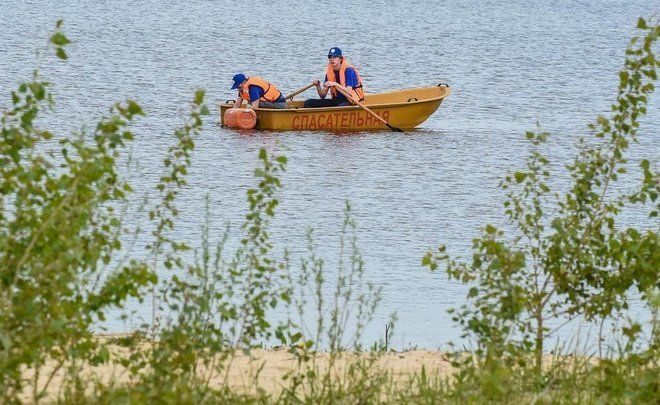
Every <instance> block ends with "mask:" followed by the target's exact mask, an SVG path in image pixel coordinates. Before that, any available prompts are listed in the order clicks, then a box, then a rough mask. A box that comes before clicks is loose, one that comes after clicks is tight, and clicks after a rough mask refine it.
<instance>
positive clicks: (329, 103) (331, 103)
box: [303, 98, 351, 108]
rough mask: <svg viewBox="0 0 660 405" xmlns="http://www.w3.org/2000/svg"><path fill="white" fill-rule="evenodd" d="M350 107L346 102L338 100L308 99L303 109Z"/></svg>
mask: <svg viewBox="0 0 660 405" xmlns="http://www.w3.org/2000/svg"><path fill="white" fill-rule="evenodd" d="M347 105H351V103H350V102H348V101H347V100H341V99H338V98H328V99H325V98H310V99H308V100H305V105H304V106H303V107H304V108H321V107H344V106H347Z"/></svg>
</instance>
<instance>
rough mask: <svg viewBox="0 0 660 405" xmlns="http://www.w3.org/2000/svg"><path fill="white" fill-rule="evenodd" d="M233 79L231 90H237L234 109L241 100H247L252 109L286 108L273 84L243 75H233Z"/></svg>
mask: <svg viewBox="0 0 660 405" xmlns="http://www.w3.org/2000/svg"><path fill="white" fill-rule="evenodd" d="M233 79H234V85H233V86H232V87H231V89H232V90H234V89H238V97H236V102H235V103H234V108H240V106H241V104H243V100H247V101H248V103H249V104H251V105H252V108H258V107H261V108H280V109H281V108H286V100H284V96H283V95H282V93H281V92H280V91H279V90H277V87H275V85H274V84H270V83H268V82H267V81H265V80H264V79H262V78H260V77H257V76H251V77H245V75H244V74H243V73H239V74H237V75H235V76H234V78H233Z"/></svg>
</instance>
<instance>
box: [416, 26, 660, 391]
mask: <svg viewBox="0 0 660 405" xmlns="http://www.w3.org/2000/svg"><path fill="white" fill-rule="evenodd" d="M638 27H639V28H640V29H642V30H644V31H645V32H644V34H645V35H644V36H643V37H642V38H641V39H640V38H634V39H633V40H632V41H631V43H630V46H629V48H628V50H627V51H626V56H627V57H626V60H625V63H624V68H623V69H622V70H621V72H620V75H619V78H620V82H619V88H618V93H617V98H616V102H615V103H614V104H613V105H612V117H610V118H606V117H603V116H599V117H598V118H597V119H596V122H595V123H593V124H591V125H590V126H589V128H590V129H591V130H592V131H593V132H594V136H595V140H587V139H586V138H580V139H579V141H578V149H579V152H578V155H577V157H576V158H575V160H574V161H573V162H572V163H570V164H568V165H566V170H567V171H568V174H569V175H570V178H571V179H572V184H571V186H570V188H569V190H568V191H567V192H566V193H565V194H563V195H558V194H555V195H552V194H551V192H550V188H549V187H548V185H547V183H548V179H549V178H550V172H549V170H548V163H549V162H548V159H547V158H546V157H545V156H544V155H543V154H542V153H541V152H540V147H541V146H542V144H543V143H544V142H545V141H546V139H547V137H548V134H547V133H544V132H541V131H538V132H536V133H534V132H528V133H527V134H526V138H527V139H528V140H530V142H531V143H532V147H533V151H532V154H531V156H530V157H529V158H528V159H527V164H526V168H525V170H520V171H517V172H515V173H513V174H512V175H509V176H507V177H506V179H505V180H504V181H503V183H502V188H503V189H504V190H505V191H506V192H507V197H508V198H507V200H506V202H505V204H504V205H505V213H506V215H507V216H508V218H509V220H510V222H511V223H512V224H513V225H514V226H515V228H516V229H517V234H516V235H514V237H513V238H508V239H507V238H505V237H504V234H503V232H501V231H499V230H497V229H496V228H495V227H493V226H491V225H487V226H486V227H485V229H484V231H483V234H482V236H481V237H479V238H477V239H475V240H474V243H473V251H474V253H473V256H472V261H471V262H469V263H463V262H458V261H455V260H453V259H451V258H450V257H449V256H448V254H447V253H446V248H445V246H440V248H439V250H438V251H437V252H429V253H428V254H427V255H426V256H425V257H424V258H423V259H422V264H423V265H425V266H428V267H430V268H431V269H432V270H435V269H436V268H438V266H439V265H441V264H442V265H444V266H445V267H446V269H447V273H448V274H449V276H450V277H451V278H453V279H456V280H459V281H461V282H464V283H469V284H470V285H471V286H472V287H471V288H470V291H469V293H468V295H467V299H468V302H469V304H466V305H463V306H462V307H460V308H459V309H458V310H455V312H454V314H455V316H454V318H453V319H454V320H455V321H456V322H458V323H459V324H460V325H461V326H462V328H463V330H464V331H465V332H466V335H465V336H473V337H475V339H476V342H477V344H478V350H477V352H476V354H477V356H476V358H473V357H470V358H467V359H465V358H461V359H460V361H457V363H456V364H457V365H458V366H460V367H463V370H464V371H465V372H467V373H468V374H469V375H470V376H471V377H478V378H482V377H484V378H486V380H484V381H483V382H481V383H480V384H481V388H483V389H486V388H484V387H486V385H488V384H490V383H489V381H491V380H493V381H495V382H499V383H500V384H503V385H502V387H500V388H501V389H502V390H504V391H502V392H505V391H506V388H507V386H508V383H507V381H509V380H510V379H511V378H512V377H509V375H511V376H515V377H516V378H519V377H520V374H521V373H524V372H526V371H527V370H528V367H527V366H526V365H527V364H528V362H529V361H530V359H529V356H528V354H529V353H533V354H534V358H533V363H534V365H535V369H536V374H537V376H538V377H537V381H536V384H538V386H541V387H543V385H544V384H545V382H546V381H545V380H544V378H543V370H544V368H543V353H544V342H545V340H546V339H547V338H548V336H549V335H550V333H551V332H550V331H549V330H548V328H547V327H546V323H547V321H548V320H549V319H558V320H562V319H566V318H569V319H570V318H571V317H575V316H581V317H583V318H584V319H586V320H601V322H604V320H605V319H607V318H611V317H615V316H616V315H617V314H618V313H619V311H621V310H624V309H626V308H628V305H629V299H630V293H631V292H633V291H636V292H638V293H639V294H641V297H642V299H644V300H646V301H647V302H649V303H650V297H651V296H652V295H653V294H657V289H658V285H659V284H658V283H659V281H658V268H660V248H659V246H658V235H657V229H655V227H651V228H653V229H644V228H648V227H643V228H642V229H638V228H627V229H620V228H619V227H618V226H617V216H618V214H619V213H620V212H621V210H622V209H623V208H624V207H635V206H638V207H639V206H641V205H643V204H644V203H646V202H651V203H654V204H655V206H654V207H652V208H651V213H650V217H651V218H654V217H656V216H657V208H658V203H659V202H658V201H657V196H658V192H659V191H660V182H658V179H659V178H660V177H659V175H658V173H655V172H653V171H652V169H651V168H650V165H649V162H648V161H647V160H643V161H642V163H641V168H642V171H643V179H642V181H641V184H640V186H639V187H638V188H637V189H636V190H634V191H632V192H629V193H620V194H616V193H615V192H614V191H613V187H612V185H613V184H614V183H615V182H616V181H617V180H618V178H619V175H620V174H621V173H625V171H626V166H625V164H626V163H627V161H626V158H625V152H626V150H627V148H628V146H629V144H630V142H636V141H637V131H638V128H639V120H640V118H641V117H642V116H643V115H645V114H646V106H647V103H648V97H649V96H650V94H651V93H652V92H653V89H654V85H653V83H654V82H655V80H656V78H657V74H656V69H657V66H658V61H657V60H656V58H655V55H654V53H653V45H654V43H655V42H656V40H657V38H658V35H659V34H660V26H658V25H657V24H656V25H653V26H651V27H649V26H647V23H646V21H645V20H643V19H640V22H639V24H638ZM553 196H554V199H553V198H552V197H553ZM551 208H552V209H551ZM651 308H652V311H653V312H654V314H656V313H657V310H658V307H657V305H656V306H653V305H651ZM654 322H655V315H654ZM651 327H652V329H653V330H655V328H656V325H655V324H653V325H651ZM640 330H641V327H640V326H639V325H637V324H633V325H631V326H630V327H627V328H624V329H623V333H624V335H625V337H626V339H628V345H629V346H627V347H626V349H625V350H624V353H629V351H630V350H631V349H632V343H634V341H635V340H636V338H637V335H638V333H639V331H640ZM648 351H649V353H655V354H657V341H651V342H650V343H649V348H648ZM652 357H653V356H650V357H649V358H652ZM654 364H655V363H654ZM646 365H648V363H646ZM654 367H657V364H655V365H654ZM500 373H503V375H502V376H499V377H498V374H500ZM461 381H462V380H460V379H459V383H460V382H461ZM484 384H485V385H484ZM491 388H492V389H488V390H489V392H490V393H491V394H492V395H489V398H492V399H502V397H500V396H498V394H497V393H498V392H499V391H498V389H495V387H491Z"/></svg>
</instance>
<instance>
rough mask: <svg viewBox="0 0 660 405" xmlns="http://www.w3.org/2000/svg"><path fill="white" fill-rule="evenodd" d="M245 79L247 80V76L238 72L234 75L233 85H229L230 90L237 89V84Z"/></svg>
mask: <svg viewBox="0 0 660 405" xmlns="http://www.w3.org/2000/svg"><path fill="white" fill-rule="evenodd" d="M245 80H247V77H245V75H244V74H243V73H239V74H237V75H235V76H234V85H233V86H231V90H234V89H237V88H238V86H240V85H241V83H243V82H244V81H245Z"/></svg>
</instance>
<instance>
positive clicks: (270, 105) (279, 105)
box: [259, 101, 286, 110]
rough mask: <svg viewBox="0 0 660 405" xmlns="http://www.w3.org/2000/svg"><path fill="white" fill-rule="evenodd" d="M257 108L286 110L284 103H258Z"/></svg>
mask: <svg viewBox="0 0 660 405" xmlns="http://www.w3.org/2000/svg"><path fill="white" fill-rule="evenodd" d="M259 108H277V109H279V110H282V109H285V108H286V101H260V102H259Z"/></svg>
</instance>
